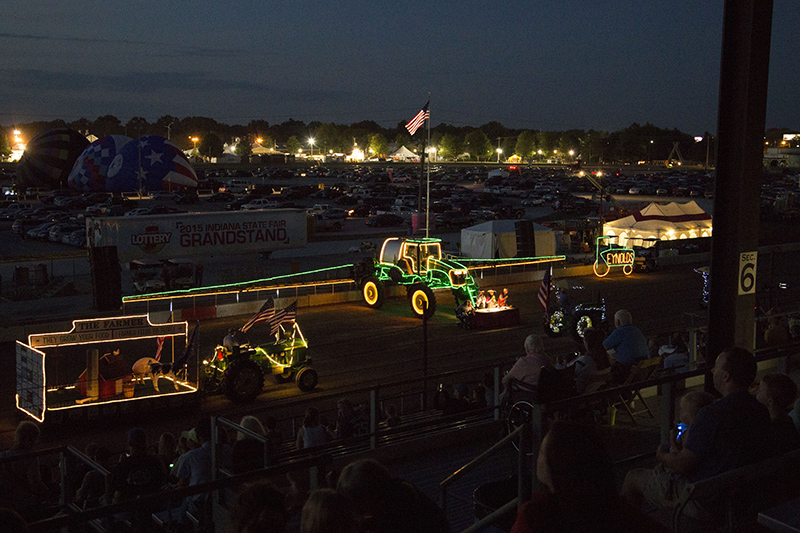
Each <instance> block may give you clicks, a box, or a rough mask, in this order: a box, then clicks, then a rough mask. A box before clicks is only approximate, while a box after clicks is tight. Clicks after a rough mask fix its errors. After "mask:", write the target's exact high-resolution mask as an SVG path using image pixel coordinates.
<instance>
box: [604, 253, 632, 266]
mask: <svg viewBox="0 0 800 533" xmlns="http://www.w3.org/2000/svg"><path fill="white" fill-rule="evenodd" d="M603 257H605V260H606V263H608V266H622V265H632V264H633V259H634V254H633V250H613V251H610V252H606V253H604V254H603Z"/></svg>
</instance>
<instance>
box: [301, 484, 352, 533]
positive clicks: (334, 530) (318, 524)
mask: <svg viewBox="0 0 800 533" xmlns="http://www.w3.org/2000/svg"><path fill="white" fill-rule="evenodd" d="M357 531H358V529H357V525H356V517H355V512H354V511H353V502H352V501H350V500H349V499H348V498H347V497H346V496H344V495H343V494H341V493H339V492H337V491H335V490H334V489H328V488H324V489H317V490H315V491H313V492H312V493H311V494H310V495H309V496H308V499H307V500H306V503H305V505H303V511H302V513H301V518H300V533H356V532H357Z"/></svg>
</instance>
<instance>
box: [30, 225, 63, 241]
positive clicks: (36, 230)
mask: <svg viewBox="0 0 800 533" xmlns="http://www.w3.org/2000/svg"><path fill="white" fill-rule="evenodd" d="M55 224H56V222H42V223H40V224H39V225H38V226H36V227H33V228H31V229H29V230H28V231H27V232H26V233H25V236H26V237H27V238H28V239H39V240H41V239H46V238H47V236H48V235H49V234H50V228H52V227H53V226H54V225H55Z"/></svg>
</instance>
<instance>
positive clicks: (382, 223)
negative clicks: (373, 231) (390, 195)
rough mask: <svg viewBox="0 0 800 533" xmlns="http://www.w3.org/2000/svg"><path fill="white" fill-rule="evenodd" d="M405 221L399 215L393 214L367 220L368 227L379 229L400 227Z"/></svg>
mask: <svg viewBox="0 0 800 533" xmlns="http://www.w3.org/2000/svg"><path fill="white" fill-rule="evenodd" d="M403 222H405V220H404V219H403V217H401V216H399V215H393V214H391V213H384V214H382V215H374V216H370V217H368V218H367V222H366V224H367V226H374V227H378V228H385V227H390V226H399V225H401V224H403Z"/></svg>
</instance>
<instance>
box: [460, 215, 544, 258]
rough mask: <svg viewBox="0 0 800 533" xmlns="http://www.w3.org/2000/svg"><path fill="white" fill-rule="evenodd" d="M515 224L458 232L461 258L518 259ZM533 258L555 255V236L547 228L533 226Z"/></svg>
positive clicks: (498, 222)
mask: <svg viewBox="0 0 800 533" xmlns="http://www.w3.org/2000/svg"><path fill="white" fill-rule="evenodd" d="M517 222H518V221H515V220H489V221H487V222H483V223H481V224H477V225H475V226H472V227H469V228H464V229H462V230H461V254H462V255H463V256H464V257H469V258H471V259H503V258H508V257H516V256H517V228H516V224H517ZM532 224H533V231H534V247H535V248H534V250H535V251H534V254H533V255H534V256H536V257H544V256H551V255H555V253H556V239H555V233H554V232H553V230H551V229H550V228H546V227H544V226H542V225H540V224H536V223H532Z"/></svg>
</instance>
